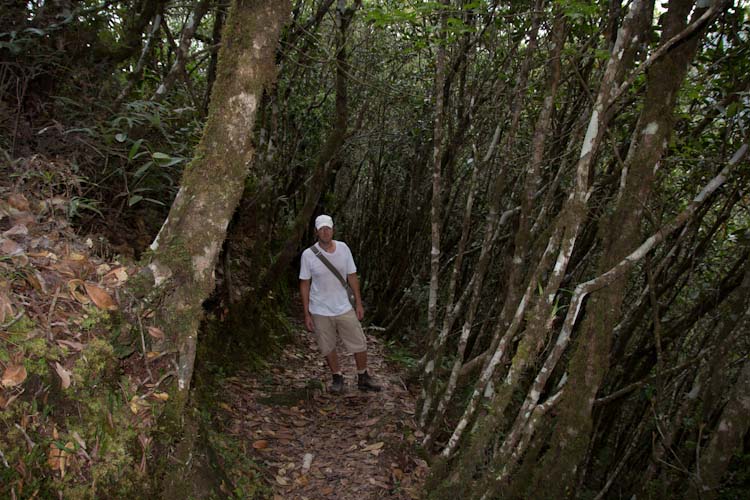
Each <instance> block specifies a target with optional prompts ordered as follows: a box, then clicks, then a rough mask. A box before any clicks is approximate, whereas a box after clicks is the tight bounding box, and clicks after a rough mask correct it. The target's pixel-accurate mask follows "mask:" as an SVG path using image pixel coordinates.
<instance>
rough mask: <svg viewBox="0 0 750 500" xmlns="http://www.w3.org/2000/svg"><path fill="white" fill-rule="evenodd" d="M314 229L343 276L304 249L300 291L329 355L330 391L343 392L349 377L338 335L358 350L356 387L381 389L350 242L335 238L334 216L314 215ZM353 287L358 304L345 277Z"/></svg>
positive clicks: (322, 348) (307, 319) (310, 325)
mask: <svg viewBox="0 0 750 500" xmlns="http://www.w3.org/2000/svg"><path fill="white" fill-rule="evenodd" d="M315 231H316V234H317V237H318V242H317V243H316V244H315V245H313V247H316V249H317V250H319V251H320V254H321V256H323V257H325V259H327V260H328V261H329V262H330V263H331V264H332V265H333V267H334V268H336V269H337V270H338V272H339V274H340V276H341V277H342V278H341V279H339V277H337V276H336V275H335V274H334V273H333V271H332V270H331V269H329V268H328V266H327V265H326V264H324V263H323V261H321V259H320V258H318V257H317V256H316V255H315V252H314V251H313V247H310V248H308V249H306V250H305V251H304V252H302V259H301V265H300V272H299V279H300V282H299V290H300V295H302V307H303V309H304V312H305V327H306V328H307V330H308V331H310V332H315V340H316V341H317V343H318V347H319V348H320V352H321V353H322V354H323V356H325V358H326V361H327V362H328V367H329V368H330V369H331V374H332V376H333V383H332V384H331V387H330V391H331V392H332V393H336V394H338V393H340V392H342V391H343V390H344V376H343V375H342V373H341V365H340V364H339V358H338V354H337V353H336V337H337V335H338V336H339V337H340V338H341V342H342V343H343V344H344V346H345V347H346V349H347V350H348V351H349V352H351V353H354V361H355V363H356V364H357V373H358V375H357V387H358V388H359V389H360V390H361V391H379V390H380V386H379V385H377V384H376V383H375V381H374V380H373V379H372V377H370V374H369V373H368V372H367V341H366V340H365V334H364V332H363V331H362V326H361V325H360V323H359V322H360V321H361V320H362V318H363V317H364V315H365V309H364V307H362V298H361V296H360V293H359V279H358V278H357V266H355V264H354V258H353V257H352V252H351V250H349V247H348V246H347V245H346V243H344V242H343V241H336V240H334V239H333V219H332V218H331V217H330V216H328V215H320V216H318V217H317V218H316V219H315ZM344 276H345V277H346V278H345V279H346V281H347V283H348V284H349V286H350V287H351V289H352V291H353V292H354V303H355V305H354V308H352V304H351V303H350V302H349V296H348V293H347V290H346V288H344V284H343V283H342V279H344V278H343V277H344Z"/></svg>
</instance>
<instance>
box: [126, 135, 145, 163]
mask: <svg viewBox="0 0 750 500" xmlns="http://www.w3.org/2000/svg"><path fill="white" fill-rule="evenodd" d="M142 143H143V139H138V140H137V141H135V142H134V143H133V145H132V146H131V147H130V152H129V153H128V161H133V158H135V154H136V153H137V152H138V150H139V149H141V144H142Z"/></svg>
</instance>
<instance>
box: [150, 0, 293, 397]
mask: <svg viewBox="0 0 750 500" xmlns="http://www.w3.org/2000/svg"><path fill="white" fill-rule="evenodd" d="M289 10H290V6H289V3H288V2H277V1H271V0H266V1H263V0H235V1H234V2H233V3H232V6H231V8H230V12H229V15H228V18H227V24H226V28H225V31H224V34H223V37H222V40H224V43H223V45H222V47H221V50H220V53H219V62H218V70H217V73H218V74H217V78H216V82H215V83H214V87H213V94H212V98H211V107H210V111H209V116H208V120H207V123H206V127H205V130H204V132H203V138H202V139H201V142H200V144H199V145H198V149H197V151H196V154H195V159H194V160H193V162H192V163H191V164H190V165H189V166H188V167H187V169H186V170H185V173H184V175H183V177H182V182H181V187H180V190H179V192H178V193H177V197H176V198H175V201H174V203H173V205H172V208H171V210H170V212H169V216H168V218H167V220H166V221H165V222H164V225H163V226H162V228H161V231H160V232H159V235H158V236H157V237H156V240H155V241H154V242H153V244H152V245H151V249H152V251H153V253H152V254H151V255H150V258H149V260H148V262H147V263H146V264H148V269H150V271H151V273H152V276H150V278H152V280H153V284H154V285H155V286H156V287H157V291H158V292H159V293H157V294H155V295H157V296H159V297H161V302H160V307H159V311H158V313H157V318H156V319H157V322H158V323H159V324H160V325H161V326H162V327H163V329H164V332H165V334H166V340H167V341H166V346H167V347H166V348H168V349H170V350H174V352H175V354H176V363H177V391H176V392H177V394H176V396H177V397H176V398H175V400H174V401H173V407H172V410H173V411H174V410H175V409H177V410H178V411H179V409H180V408H182V406H183V405H184V402H185V400H186V395H187V390H188V388H189V386H190V381H191V378H192V375H193V365H194V361H195V350H196V344H197V337H198V327H199V325H200V321H201V318H202V309H201V304H202V303H203V301H204V300H205V299H206V297H207V296H208V294H209V293H210V292H211V291H212V290H213V288H214V267H215V265H216V261H217V258H218V255H219V252H220V250H221V246H222V242H223V241H224V238H225V236H226V230H227V225H228V224H229V220H230V218H231V216H232V213H233V212H234V210H235V208H236V207H237V204H238V202H239V200H240V197H241V195H242V191H243V187H244V181H245V177H246V175H247V173H248V167H249V164H250V162H251V161H252V159H253V152H254V149H253V144H252V140H251V139H252V134H253V124H254V122H255V114H256V109H257V107H258V103H259V102H260V100H261V96H262V94H263V90H264V88H265V87H266V86H267V85H269V84H270V83H271V82H273V80H274V78H275V76H276V65H275V62H274V56H275V53H276V47H277V44H278V40H279V34H280V31H281V27H282V26H283V24H284V22H285V20H286V19H287V18H288V15H289Z"/></svg>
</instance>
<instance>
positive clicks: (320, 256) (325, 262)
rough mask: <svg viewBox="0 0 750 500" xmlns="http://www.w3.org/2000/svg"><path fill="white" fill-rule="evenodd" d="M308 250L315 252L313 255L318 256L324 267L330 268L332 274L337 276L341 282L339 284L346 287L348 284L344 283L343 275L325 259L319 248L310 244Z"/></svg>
mask: <svg viewBox="0 0 750 500" xmlns="http://www.w3.org/2000/svg"><path fill="white" fill-rule="evenodd" d="M310 250H312V252H313V253H314V254H315V256H316V257H317V258H319V259H320V261H321V262H322V263H323V264H325V265H326V267H327V268H328V269H330V270H331V272H332V273H333V275H334V276H336V277H337V278H338V279H339V281H340V282H341V285H342V286H343V287H344V288H347V287H348V286H349V285H348V284H347V283H346V280H344V277H343V276H341V273H340V272H339V270H338V269H336V268H335V267H334V266H333V264H331V261H329V260H328V259H326V257H325V255H323V253H322V252H321V251H320V249H319V248H318V247H317V246H315V245H313V246H311V247H310Z"/></svg>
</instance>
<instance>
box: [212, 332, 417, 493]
mask: <svg viewBox="0 0 750 500" xmlns="http://www.w3.org/2000/svg"><path fill="white" fill-rule="evenodd" d="M295 331H296V332H297V333H298V336H297V337H296V341H295V342H293V343H292V344H290V345H288V346H287V347H286V348H285V350H284V352H283V353H282V355H281V356H279V358H278V359H277V360H276V361H275V362H273V364H272V365H270V366H269V367H268V369H267V370H264V372H263V373H258V374H255V373H242V374H239V375H238V376H234V377H230V378H228V379H226V380H225V383H226V384H227V386H226V387H225V389H226V390H225V392H224V393H225V394H226V395H227V399H226V401H224V402H223V403H220V407H221V408H222V411H224V412H225V414H226V417H227V419H228V422H227V431H226V432H229V433H230V434H231V435H233V436H236V437H237V438H239V439H242V440H244V442H245V448H246V449H247V450H248V454H250V455H252V456H253V459H254V460H256V461H257V462H259V463H262V464H264V465H265V471H266V476H267V477H266V480H267V481H268V483H269V484H270V486H271V488H272V489H273V491H274V499H275V500H276V499H299V500H304V499H309V500H314V499H324V498H325V499H351V498H357V499H376V498H383V497H386V498H394V499H411V498H418V497H419V493H420V491H421V486H422V483H423V481H424V478H425V476H426V474H427V464H426V463H425V462H424V461H423V460H422V459H420V458H419V457H418V455H417V453H416V446H415V442H416V441H419V439H418V435H419V433H418V432H417V436H415V432H416V431H415V429H416V425H415V422H414V398H413V396H412V395H411V394H410V393H409V392H408V391H407V389H406V386H405V385H404V382H403V381H402V379H401V377H400V375H399V373H398V370H397V369H396V368H395V367H394V366H392V365H391V364H389V363H387V362H386V361H385V360H384V349H383V346H382V345H381V344H380V343H379V342H378V341H377V339H375V338H374V337H372V336H368V347H369V349H368V354H369V366H370V372H371V373H373V374H374V375H375V376H376V378H377V380H378V381H379V383H381V384H382V385H383V390H382V392H379V393H369V392H360V391H359V390H358V389H357V386H356V369H355V366H354V361H353V357H352V356H350V355H346V354H344V355H343V356H342V368H343V372H344V378H345V384H346V385H345V392H344V393H343V394H341V395H333V394H330V393H328V385H329V383H330V375H329V373H328V369H327V367H326V366H325V362H324V360H323V358H322V357H321V356H320V355H319V353H318V351H317V346H316V345H315V342H314V339H313V337H312V335H311V334H308V333H307V332H305V331H304V328H303V327H302V324H301V322H299V321H297V322H295ZM339 352H340V353H342V350H341V348H340V349H339Z"/></svg>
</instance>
